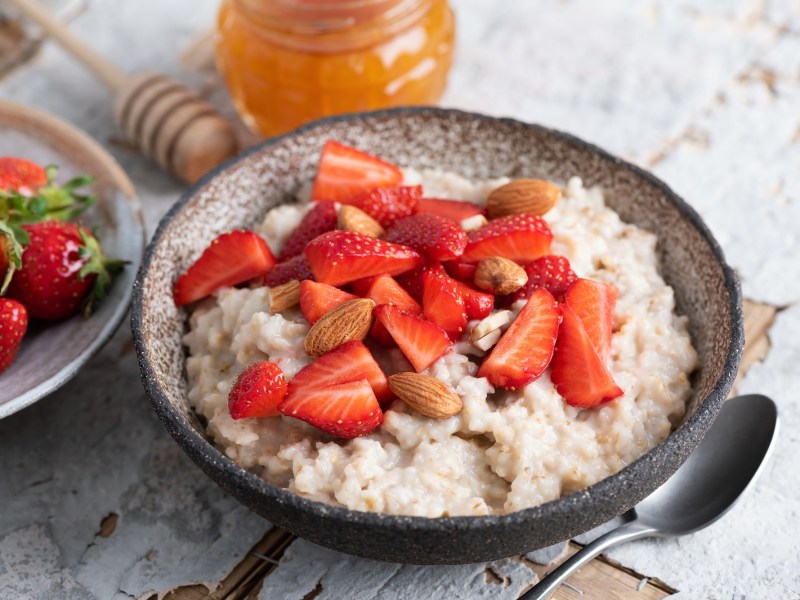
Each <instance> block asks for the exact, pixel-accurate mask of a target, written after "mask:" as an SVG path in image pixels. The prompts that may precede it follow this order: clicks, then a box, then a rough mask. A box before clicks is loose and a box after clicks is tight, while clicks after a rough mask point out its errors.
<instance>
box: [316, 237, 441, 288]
mask: <svg viewBox="0 0 800 600" xmlns="http://www.w3.org/2000/svg"><path fill="white" fill-rule="evenodd" d="M305 255H306V258H308V262H309V264H310V265H311V272H312V273H313V274H314V279H316V280H317V281H321V282H322V283H327V284H329V285H336V286H339V285H343V284H345V283H349V282H351V281H355V280H356V279H361V278H364V277H371V276H373V275H396V274H398V273H404V272H405V271H410V270H412V269H416V268H418V267H421V266H422V264H423V263H424V262H425V261H424V259H423V258H422V255H421V254H420V253H419V252H417V251H416V250H414V249H413V248H409V247H408V246H400V245H399V244H392V243H389V242H384V241H382V240H376V239H374V238H371V237H369V236H366V235H363V234H361V233H354V232H352V231H330V232H328V233H323V234H322V235H321V236H319V237H318V238H317V239H315V240H314V241H312V242H311V243H310V244H308V246H306V250H305Z"/></svg>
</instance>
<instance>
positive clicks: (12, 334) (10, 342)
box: [0, 298, 28, 373]
mask: <svg viewBox="0 0 800 600" xmlns="http://www.w3.org/2000/svg"><path fill="white" fill-rule="evenodd" d="M27 329H28V312H27V311H26V310H25V307H24V306H22V304H20V303H19V302H17V301H16V300H11V299H10V298H0V373H2V372H3V371H5V370H6V369H7V368H8V367H9V366H10V365H11V363H12V362H13V360H14V357H15V356H16V355H17V351H18V350H19V344H20V342H21V341H22V337H23V336H24V335H25V331H26V330H27Z"/></svg>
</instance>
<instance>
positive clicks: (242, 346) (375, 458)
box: [184, 169, 697, 517]
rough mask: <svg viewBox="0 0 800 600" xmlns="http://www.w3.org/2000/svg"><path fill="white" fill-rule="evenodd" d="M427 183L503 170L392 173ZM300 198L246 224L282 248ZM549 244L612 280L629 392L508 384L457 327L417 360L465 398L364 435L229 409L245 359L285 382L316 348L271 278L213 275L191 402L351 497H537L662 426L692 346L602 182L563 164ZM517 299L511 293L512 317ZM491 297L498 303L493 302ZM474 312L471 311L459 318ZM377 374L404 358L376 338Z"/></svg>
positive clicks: (441, 190) (476, 190) (387, 420)
mask: <svg viewBox="0 0 800 600" xmlns="http://www.w3.org/2000/svg"><path fill="white" fill-rule="evenodd" d="M403 177H404V184H406V185H411V184H421V185H422V186H423V188H424V190H425V194H426V196H430V197H437V198H457V199H460V200H469V201H471V202H475V203H477V204H479V205H483V204H485V203H486V199H487V197H488V195H489V193H490V192H491V191H492V190H494V189H496V188H497V187H498V186H500V185H502V184H504V183H506V182H507V181H508V180H506V179H494V180H489V181H482V182H470V181H468V180H466V179H464V178H463V177H460V176H458V175H456V174H452V173H442V172H435V171H423V172H417V171H413V170H408V169H407V170H404V171H403ZM308 208H309V204H308V203H307V202H306V201H303V200H301V201H300V202H299V203H298V204H295V205H286V206H280V207H278V208H275V209H273V210H271V211H270V212H269V213H268V214H267V215H266V218H265V219H264V221H263V223H262V224H261V225H260V226H259V227H256V228H255V231H256V232H257V233H259V234H260V235H261V236H262V237H263V238H264V239H265V240H266V241H267V243H268V245H269V247H270V248H271V249H272V251H273V252H274V253H275V254H276V255H277V254H278V253H279V252H280V250H281V248H282V246H283V244H284V243H285V242H286V239H287V236H288V232H290V231H291V230H292V229H294V227H295V225H296V224H297V223H298V222H299V221H300V220H301V218H302V217H303V215H304V214H305V213H306V212H307V211H308ZM546 221H547V223H548V224H549V225H550V228H551V229H552V234H553V241H552V253H553V254H559V255H563V256H564V257H566V258H567V259H568V260H569V263H570V264H571V266H572V269H573V270H574V272H575V273H576V274H577V275H578V276H579V277H581V278H588V279H592V280H595V281H599V282H604V283H608V284H613V286H616V288H617V289H618V290H619V298H618V301H617V304H616V309H615V311H614V315H613V322H614V334H613V337H612V339H611V347H610V354H609V358H608V368H609V371H610V373H611V374H613V378H614V381H615V382H616V384H617V385H618V386H619V388H621V390H622V392H624V393H623V394H622V395H621V396H620V397H618V398H616V399H614V400H613V401H611V402H605V403H602V404H600V405H599V406H597V407H595V408H591V409H587V410H583V409H581V408H579V407H574V406H570V405H569V404H567V403H566V402H565V401H564V398H563V397H562V396H561V395H560V394H559V393H558V392H557V391H556V389H555V386H554V385H553V383H552V381H551V378H550V369H548V370H547V371H545V372H544V374H543V375H542V376H541V377H539V378H538V379H536V380H535V381H533V382H532V383H530V384H528V385H525V386H524V387H522V388H521V389H518V390H513V391H510V390H500V389H497V390H496V389H494V388H493V386H492V385H491V384H490V383H489V381H488V380H487V379H486V378H485V377H477V373H478V369H479V365H480V360H481V359H480V357H481V356H483V355H484V354H488V352H484V351H483V350H481V349H480V348H479V347H476V346H475V345H474V344H471V343H470V341H469V337H468V335H465V336H463V337H462V338H461V339H460V340H458V341H457V342H456V343H455V344H454V346H453V349H452V350H451V351H449V352H448V353H446V354H445V355H444V356H442V357H441V358H439V359H438V360H436V362H435V363H433V364H432V365H431V366H430V367H429V368H428V369H426V370H425V371H424V372H425V373H427V374H429V375H433V376H435V377H436V378H437V379H439V380H441V381H442V382H445V383H447V384H449V385H450V386H452V388H453V389H454V390H455V391H456V393H457V394H458V396H459V397H460V399H461V402H462V404H463V408H462V410H461V412H459V413H458V414H456V415H455V416H452V417H449V418H445V419H441V420H435V419H430V418H427V417H425V416H423V415H421V414H419V413H417V412H415V411H413V410H411V409H410V408H409V407H408V406H407V405H405V404H404V403H403V402H401V401H399V400H395V401H394V402H393V403H392V404H391V405H390V407H388V408H387V409H386V410H385V413H384V417H383V423H382V425H381V426H380V427H379V428H378V429H376V430H375V431H374V432H373V433H371V434H370V435H367V436H363V437H357V438H355V439H351V440H347V441H342V440H336V439H333V438H331V437H330V436H328V435H326V434H324V433H322V432H321V431H319V430H318V429H316V428H315V427H312V426H311V425H309V424H307V423H304V422H302V421H300V420H298V419H294V418H290V417H286V416H280V417H270V418H250V419H241V420H234V419H232V418H231V416H230V413H229V410H228V394H229V392H230V390H231V387H232V386H233V384H234V381H235V380H236V377H237V375H238V374H239V373H240V372H241V371H242V370H243V369H244V368H245V367H246V366H248V365H250V364H252V363H254V362H256V361H261V360H269V361H272V362H274V363H276V364H277V365H279V366H280V368H281V369H282V371H283V373H284V374H285V377H286V379H287V380H291V378H292V377H293V376H294V375H295V374H296V373H297V372H298V371H299V370H300V369H302V368H303V367H304V366H306V365H308V364H310V363H311V362H312V359H311V358H310V357H309V356H308V354H307V353H306V350H305V348H304V339H305V336H306V334H307V333H308V331H309V328H310V325H309V323H308V322H307V321H306V320H305V319H304V318H303V315H302V313H301V312H300V310H299V309H298V308H292V309H289V310H286V311H284V312H282V313H279V314H272V313H271V312H270V311H269V302H270V295H269V289H268V288H266V287H256V288H254V289H250V288H242V289H237V288H231V287H228V288H223V289H222V290H221V291H219V292H218V293H216V294H215V295H214V296H212V297H210V298H207V299H206V300H204V301H202V302H201V303H200V304H199V305H198V306H197V307H196V308H195V310H194V311H193V313H192V314H191V317H190V331H189V333H188V334H187V335H186V336H185V339H184V342H185V344H186V346H187V348H188V358H187V361H186V370H187V373H188V378H189V387H190V389H189V401H190V403H191V405H192V406H193V407H194V408H195V410H196V411H197V412H198V413H199V414H200V415H202V417H204V419H205V421H206V423H207V429H208V432H209V434H210V435H211V436H212V437H213V438H214V440H215V442H216V443H217V445H218V446H219V447H220V448H221V449H222V450H223V451H224V452H225V454H226V455H227V456H228V457H230V458H231V459H233V460H234V461H236V462H237V463H239V464H240V465H242V466H243V467H245V468H247V469H250V470H252V471H253V472H254V473H257V474H259V475H260V476H261V477H263V478H264V479H266V480H267V481H269V482H271V483H274V484H275V485H278V486H282V487H285V488H287V489H289V490H291V491H292V492H295V493H297V494H299V495H301V496H304V497H306V498H310V499H313V500H318V501H322V502H326V503H330V504H334V505H339V506H345V507H348V508H351V509H355V510H363V511H374V512H383V513H391V514H405V515H420V516H427V517H437V516H443V515H485V514H502V513H508V512H511V511H516V510H520V509H523V508H528V507H532V506H536V505H538V504H541V503H543V502H547V501H550V500H553V499H556V498H559V497H561V496H563V495H565V494H569V493H571V492H574V491H576V490H579V489H581V488H584V487H586V486H589V485H591V484H593V483H596V482H598V481H600V480H601V479H603V478H605V477H608V476H610V475H612V474H614V473H616V472H617V471H619V470H620V469H622V468H623V467H624V466H625V465H627V464H629V463H630V462H631V461H633V460H635V459H636V458H638V457H639V456H641V455H642V454H643V453H645V452H646V451H647V450H649V449H650V448H652V447H653V446H655V445H656V444H657V443H659V442H660V441H661V440H663V439H664V438H665V437H666V436H667V435H669V433H670V431H671V428H672V427H673V425H674V424H676V423H677V422H678V421H679V419H680V418H681V417H682V415H683V413H684V410H685V403H686V400H687V399H688V397H689V395H690V394H691V387H690V383H689V374H690V373H691V372H692V370H693V369H694V368H695V367H696V364H697V357H696V353H695V350H694V348H693V347H692V344H691V340H690V337H689V334H688V331H687V319H686V317H682V316H677V315H676V313H675V301H674V296H673V291H672V289H671V288H670V287H669V286H667V285H666V284H665V283H664V281H663V279H662V278H661V276H660V275H659V273H658V262H657V258H656V252H655V245H656V238H655V236H654V235H653V234H651V233H649V232H647V231H644V230H642V229H640V228H638V227H635V226H633V225H629V224H626V223H623V222H622V221H621V220H620V218H619V216H618V215H617V214H616V213H615V212H614V211H613V210H611V209H609V208H607V207H606V206H605V205H604V202H603V194H602V191H601V190H600V189H597V188H590V189H587V188H584V187H583V184H582V182H581V180H580V179H578V178H572V179H571V180H570V181H569V182H568V183H567V185H566V186H565V188H564V194H563V197H562V198H561V201H560V202H559V203H558V204H557V205H556V206H555V207H554V208H553V209H552V210H550V211H549V212H548V213H547V215H546ZM524 305H525V300H519V301H517V302H515V303H513V304H512V305H511V306H509V307H508V310H510V311H511V314H512V316H513V315H516V314H518V313H519V312H520V310H521V309H522V307H523V306H524ZM499 311H500V309H496V310H495V311H494V312H495V313H496V312H499ZM474 325H475V322H472V323H470V326H469V327H468V330H467V331H469V330H470V329H471V328H472V327H474ZM375 359H376V360H378V362H379V363H380V365H381V367H382V368H383V369H384V371H385V372H386V373H387V374H391V373H394V372H397V371H409V370H412V369H411V367H410V366H409V364H408V361H407V360H406V358H405V357H404V356H403V353H402V352H401V351H400V350H399V349H397V348H394V349H389V350H385V349H382V350H380V351H376V352H375Z"/></svg>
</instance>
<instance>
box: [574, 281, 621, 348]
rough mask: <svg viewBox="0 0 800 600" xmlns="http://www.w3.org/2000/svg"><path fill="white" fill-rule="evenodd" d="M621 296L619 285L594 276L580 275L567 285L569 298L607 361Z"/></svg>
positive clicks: (595, 345) (588, 333) (590, 337)
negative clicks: (615, 312) (596, 278)
mask: <svg viewBox="0 0 800 600" xmlns="http://www.w3.org/2000/svg"><path fill="white" fill-rule="evenodd" d="M617 298H619V290H618V289H617V288H616V287H615V286H613V285H611V284H610V283H602V282H600V281H593V280H591V279H578V280H577V281H575V282H574V283H573V284H572V285H570V286H569V287H568V288H567V293H566V296H565V302H566V303H567V305H568V306H569V307H570V308H571V309H572V310H574V311H575V314H576V315H578V318H579V319H580V320H581V323H583V328H584V329H585V330H586V334H587V335H588V336H589V339H590V340H592V344H594V347H595V349H596V350H597V354H598V355H599V356H600V359H601V360H603V361H604V362H605V361H606V360H608V355H609V353H610V351H611V333H612V330H613V329H614V308H615V307H616V306H617Z"/></svg>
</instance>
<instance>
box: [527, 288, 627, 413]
mask: <svg viewBox="0 0 800 600" xmlns="http://www.w3.org/2000/svg"><path fill="white" fill-rule="evenodd" d="M534 293H536V292H534ZM560 308H561V317H562V320H561V326H560V327H559V328H558V342H557V343H556V351H555V354H554V355H553V362H552V369H551V372H550V379H552V380H553V385H555V386H556V391H557V392H558V393H559V394H561V395H562V396H563V397H564V400H566V401H567V404H569V405H570V406H579V407H581V408H591V407H593V406H597V405H598V404H601V403H603V402H609V401H610V400H613V399H614V398H618V397H619V396H621V395H622V394H623V393H624V392H623V391H622V389H620V387H619V386H618V385H617V384H616V383H614V378H613V377H612V375H611V373H610V372H609V370H608V368H606V366H605V364H604V362H603V360H602V359H601V358H600V356H599V355H598V354H597V350H596V349H595V346H594V343H593V342H592V340H591V338H590V337H589V335H588V334H587V333H586V329H585V328H584V326H583V323H582V322H581V319H580V317H579V316H578V315H577V314H576V313H575V311H574V310H573V309H572V308H570V306H569V305H568V304H561V306H560Z"/></svg>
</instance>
